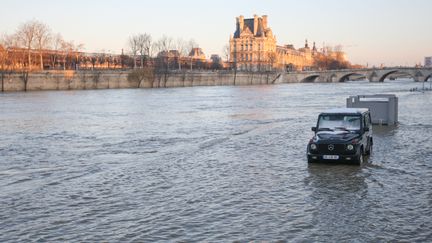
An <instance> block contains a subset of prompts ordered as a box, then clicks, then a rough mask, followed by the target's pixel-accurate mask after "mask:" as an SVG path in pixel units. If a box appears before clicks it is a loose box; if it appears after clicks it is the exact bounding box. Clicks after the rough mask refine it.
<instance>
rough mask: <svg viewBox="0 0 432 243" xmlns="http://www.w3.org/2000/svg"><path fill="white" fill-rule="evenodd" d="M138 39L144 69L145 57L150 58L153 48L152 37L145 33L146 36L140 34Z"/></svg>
mask: <svg viewBox="0 0 432 243" xmlns="http://www.w3.org/2000/svg"><path fill="white" fill-rule="evenodd" d="M136 37H137V42H136V44H137V47H138V50H137V51H138V52H139V54H140V57H141V59H140V60H141V68H143V67H144V57H145V56H147V57H150V48H151V46H152V37H151V35H150V34H147V33H144V34H139V35H137V36H136Z"/></svg>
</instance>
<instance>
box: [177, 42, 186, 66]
mask: <svg viewBox="0 0 432 243" xmlns="http://www.w3.org/2000/svg"><path fill="white" fill-rule="evenodd" d="M187 45H188V43H187V42H186V41H184V40H183V39H182V38H178V39H177V40H176V43H175V46H176V49H177V51H178V53H179V56H178V57H177V59H178V60H177V62H178V66H179V70H181V57H185V56H187V55H188V46H187Z"/></svg>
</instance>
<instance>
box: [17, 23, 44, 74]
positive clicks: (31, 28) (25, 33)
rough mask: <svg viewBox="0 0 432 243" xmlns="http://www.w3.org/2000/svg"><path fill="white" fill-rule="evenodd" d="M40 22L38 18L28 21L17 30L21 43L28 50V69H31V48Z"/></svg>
mask: <svg viewBox="0 0 432 243" xmlns="http://www.w3.org/2000/svg"><path fill="white" fill-rule="evenodd" d="M38 24H39V22H37V21H36V20H32V21H28V22H26V23H24V24H22V25H20V26H19V27H18V30H17V32H16V37H17V40H18V41H19V45H20V46H22V47H23V48H25V49H26V50H27V61H28V69H31V48H32V46H33V45H34V43H35V39H36V31H37V26H38Z"/></svg>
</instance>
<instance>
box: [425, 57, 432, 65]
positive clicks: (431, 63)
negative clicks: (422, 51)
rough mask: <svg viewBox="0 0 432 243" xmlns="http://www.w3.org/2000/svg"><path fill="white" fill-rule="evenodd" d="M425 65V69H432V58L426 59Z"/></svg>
mask: <svg viewBox="0 0 432 243" xmlns="http://www.w3.org/2000/svg"><path fill="white" fill-rule="evenodd" d="M424 65H425V67H432V57H425V61H424Z"/></svg>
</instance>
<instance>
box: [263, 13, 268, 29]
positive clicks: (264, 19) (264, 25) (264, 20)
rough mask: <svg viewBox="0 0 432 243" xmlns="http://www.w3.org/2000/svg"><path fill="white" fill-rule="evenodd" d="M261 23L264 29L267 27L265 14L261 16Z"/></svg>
mask: <svg viewBox="0 0 432 243" xmlns="http://www.w3.org/2000/svg"><path fill="white" fill-rule="evenodd" d="M262 23H263V28H264V30H265V29H267V15H263V16H262Z"/></svg>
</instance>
